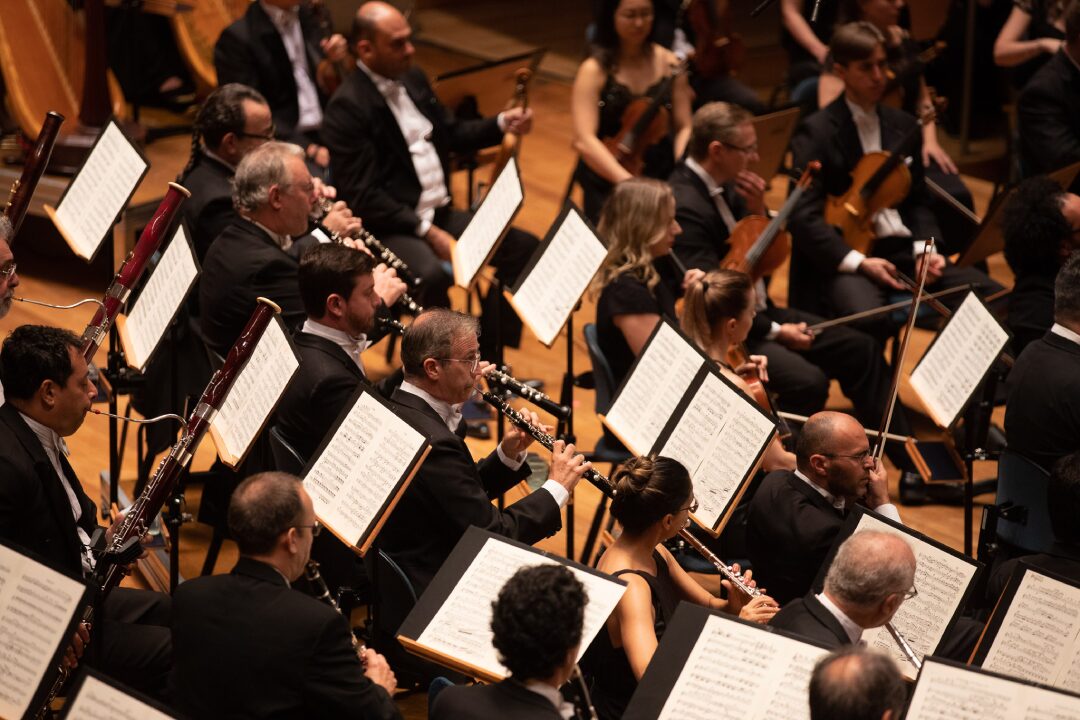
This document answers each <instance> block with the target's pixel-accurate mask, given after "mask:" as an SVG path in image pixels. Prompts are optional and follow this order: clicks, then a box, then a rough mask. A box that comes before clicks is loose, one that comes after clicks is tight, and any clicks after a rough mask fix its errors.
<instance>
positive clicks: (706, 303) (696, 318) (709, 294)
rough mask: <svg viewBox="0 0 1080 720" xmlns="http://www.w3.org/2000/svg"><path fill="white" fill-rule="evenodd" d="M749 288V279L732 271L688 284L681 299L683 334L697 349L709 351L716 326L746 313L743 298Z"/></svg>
mask: <svg viewBox="0 0 1080 720" xmlns="http://www.w3.org/2000/svg"><path fill="white" fill-rule="evenodd" d="M753 286H754V285H753V283H752V282H751V281H750V276H749V275H747V274H746V273H741V272H738V271H736V270H713V271H712V272H710V273H709V274H707V275H706V276H705V277H704V278H703V279H701V280H699V281H698V282H695V283H691V284H690V287H688V288H687V289H686V294H685V295H684V296H683V311H682V318H681V319H680V325H682V329H683V331H684V332H685V333H686V334H687V335H689V336H690V339H691V340H693V341H694V342H695V343H697V345H698V347H701V348H705V349H708V348H710V347H712V346H713V345H714V344H715V341H716V334H715V332H714V331H715V329H716V328H717V326H719V325H720V323H721V322H723V321H724V320H727V319H728V318H733V317H738V316H739V315H740V314H742V313H743V312H744V311H745V310H746V307H747V304H748V302H749V301H748V300H747V296H748V294H749V292H750V289H751V288H753Z"/></svg>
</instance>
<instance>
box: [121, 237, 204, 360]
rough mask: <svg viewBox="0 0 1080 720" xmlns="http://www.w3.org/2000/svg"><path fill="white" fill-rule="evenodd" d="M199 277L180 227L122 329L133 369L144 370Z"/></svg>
mask: <svg viewBox="0 0 1080 720" xmlns="http://www.w3.org/2000/svg"><path fill="white" fill-rule="evenodd" d="M198 274H199V269H198V266H197V265H196V264H195V255H194V254H193V253H192V252H191V245H190V244H189V243H188V240H187V234H186V233H185V232H184V226H183V225H182V224H181V225H179V226H178V227H177V228H176V234H175V235H173V239H172V242H170V243H169V247H167V248H166V249H165V252H164V253H163V254H162V255H161V260H159V261H158V264H157V267H155V268H154V272H153V273H151V275H150V279H149V280H147V281H146V285H145V286H144V287H143V291H142V293H141V294H140V295H139V299H138V300H137V301H136V302H135V306H134V307H133V308H131V312H130V313H129V314H128V316H127V320H126V322H125V328H126V333H127V336H128V339H129V340H130V346H127V347H125V350H126V351H127V353H128V358H127V360H128V362H129V363H130V364H131V365H132V366H133V367H137V368H139V369H144V368H145V367H146V362H147V360H149V359H150V355H151V354H153V352H154V348H156V347H157V346H158V343H159V342H160V341H161V338H162V336H163V335H164V334H165V331H166V329H168V327H169V321H170V320H172V318H173V316H174V315H176V311H177V309H179V307H180V303H182V302H183V301H184V297H185V296H186V295H187V293H188V290H190V289H191V286H192V284H194V282H195V277H196V276H197V275H198Z"/></svg>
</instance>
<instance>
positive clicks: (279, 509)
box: [227, 472, 304, 555]
mask: <svg viewBox="0 0 1080 720" xmlns="http://www.w3.org/2000/svg"><path fill="white" fill-rule="evenodd" d="M300 484H301V483H300V478H298V477H296V476H295V475H289V474H288V473H283V472H264V473H259V474H257V475H252V476H251V477H249V478H247V479H246V480H244V481H243V482H242V483H240V484H239V485H237V486H236V490H234V491H233V496H232V500H230V501H229V511H228V514H227V522H228V525H229V534H230V535H232V537H233V539H234V540H236V544H237V545H238V546H239V548H240V554H241V555H265V554H267V553H269V552H270V551H271V550H273V549H274V545H275V544H276V543H277V540H278V538H279V537H281V534H282V533H283V532H285V531H287V530H288V529H289V528H290V527H292V526H293V524H294V523H296V522H297V520H299V519H300V515H301V514H302V513H303V511H304V506H303V503H302V502H301V500H300Z"/></svg>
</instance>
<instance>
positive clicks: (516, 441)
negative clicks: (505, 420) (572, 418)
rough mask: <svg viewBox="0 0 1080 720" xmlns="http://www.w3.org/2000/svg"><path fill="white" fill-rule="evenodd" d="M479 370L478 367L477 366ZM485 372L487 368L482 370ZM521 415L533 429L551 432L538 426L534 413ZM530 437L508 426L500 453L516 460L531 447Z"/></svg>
mask: <svg viewBox="0 0 1080 720" xmlns="http://www.w3.org/2000/svg"><path fill="white" fill-rule="evenodd" d="M478 369H479V366H478ZM484 369H485V370H486V369H487V368H484ZM521 414H522V415H523V416H524V417H525V419H526V420H527V421H528V422H529V424H530V425H532V426H533V427H538V428H540V429H542V430H543V431H544V432H551V428H550V427H547V426H545V425H541V424H540V418H539V417H537V415H536V413H534V412H532V411H530V410H522V411H521ZM532 442H533V439H532V435H530V434H529V433H527V432H525V431H524V430H522V429H521V428H519V427H518V426H517V425H513V424H511V425H510V429H509V430H507V431H506V434H505V435H503V439H502V451H503V454H504V455H506V457H508V458H516V457H517V456H518V455H520V454H521V453H523V452H525V450H526V448H528V447H529V446H530V445H532Z"/></svg>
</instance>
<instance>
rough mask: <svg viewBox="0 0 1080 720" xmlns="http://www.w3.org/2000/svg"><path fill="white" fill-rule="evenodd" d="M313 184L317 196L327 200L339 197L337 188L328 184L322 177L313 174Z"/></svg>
mask: <svg viewBox="0 0 1080 720" xmlns="http://www.w3.org/2000/svg"><path fill="white" fill-rule="evenodd" d="M311 184H312V185H314V186H315V197H317V198H326V199H327V200H334V199H336V198H337V188H336V187H334V186H333V185H327V184H326V183H324V182H323V181H322V178H319V177H315V176H314V175H312V176H311Z"/></svg>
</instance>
